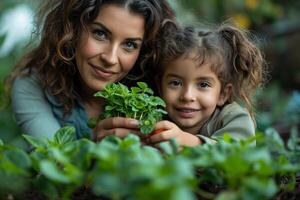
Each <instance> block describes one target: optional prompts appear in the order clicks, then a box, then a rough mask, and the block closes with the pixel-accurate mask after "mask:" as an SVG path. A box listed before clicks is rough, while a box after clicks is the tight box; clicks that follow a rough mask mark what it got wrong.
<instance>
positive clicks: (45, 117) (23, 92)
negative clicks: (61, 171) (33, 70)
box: [11, 75, 92, 138]
mask: <svg viewBox="0 0 300 200" xmlns="http://www.w3.org/2000/svg"><path fill="white" fill-rule="evenodd" d="M11 95H12V108H13V112H14V116H15V119H16V122H17V124H18V125H19V126H20V127H21V129H22V131H23V132H24V133H25V134H29V135H33V136H36V137H47V138H51V137H53V135H54V134H55V132H56V131H57V130H58V129H59V128H61V127H63V126H65V125H72V126H74V127H75V128H76V135H77V137H78V138H80V137H83V136H89V135H91V132H92V130H91V129H90V128H89V127H88V126H87V121H88V117H87V114H86V112H85V109H84V107H83V104H82V103H81V101H80V98H79V97H78V99H77V100H76V102H75V107H74V108H73V109H72V110H71V112H70V114H69V115H68V116H66V117H64V116H63V104H62V103H60V102H59V101H58V100H57V98H55V97H54V96H53V95H51V94H50V93H49V92H48V91H44V90H43V88H42V87H41V83H40V81H39V79H38V77H37V76H35V75H31V76H25V77H18V78H17V79H16V80H15V82H14V84H13V87H12V94H11Z"/></svg>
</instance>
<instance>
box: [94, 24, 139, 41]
mask: <svg viewBox="0 0 300 200" xmlns="http://www.w3.org/2000/svg"><path fill="white" fill-rule="evenodd" d="M92 25H96V26H99V27H101V28H102V29H103V30H104V31H105V32H107V33H108V34H109V35H112V32H111V31H110V30H109V29H108V28H107V27H106V26H105V25H104V24H102V23H101V22H93V23H92ZM126 40H127V41H141V42H143V38H141V37H132V38H126Z"/></svg>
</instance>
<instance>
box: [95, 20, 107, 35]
mask: <svg viewBox="0 0 300 200" xmlns="http://www.w3.org/2000/svg"><path fill="white" fill-rule="evenodd" d="M92 25H96V26H99V27H101V28H102V29H104V31H105V32H107V33H109V34H110V35H111V31H110V30H109V29H108V28H106V26H104V25H103V24H102V23H100V22H93V23H92Z"/></svg>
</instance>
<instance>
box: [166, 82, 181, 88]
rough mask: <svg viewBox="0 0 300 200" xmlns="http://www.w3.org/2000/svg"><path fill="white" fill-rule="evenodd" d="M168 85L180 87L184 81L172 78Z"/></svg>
mask: <svg viewBox="0 0 300 200" xmlns="http://www.w3.org/2000/svg"><path fill="white" fill-rule="evenodd" d="M168 85H170V86H171V87H179V86H181V85H182V83H181V81H179V80H170V81H169V83H168Z"/></svg>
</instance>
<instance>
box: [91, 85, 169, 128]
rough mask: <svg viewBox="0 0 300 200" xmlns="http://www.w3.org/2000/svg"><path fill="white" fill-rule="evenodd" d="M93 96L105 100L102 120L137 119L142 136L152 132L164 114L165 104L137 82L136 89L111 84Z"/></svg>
mask: <svg viewBox="0 0 300 200" xmlns="http://www.w3.org/2000/svg"><path fill="white" fill-rule="evenodd" d="M95 96H96V97H102V98H104V99H105V104H104V106H103V107H104V109H103V111H102V118H109V117H129V118H134V119H137V120H139V122H140V130H141V132H142V133H144V134H148V133H150V132H152V131H153V127H154V125H155V123H156V122H157V121H159V120H161V119H162V115H163V114H166V111H165V110H164V107H165V102H164V101H163V100H162V99H161V98H160V97H157V96H153V91H152V90H151V89H150V88H149V87H148V85H147V84H146V83H144V82H138V83H137V87H131V88H130V89H128V87H127V86H125V85H123V84H121V83H111V84H108V85H107V86H106V87H105V88H104V90H103V91H99V92H97V93H96V94H95ZM90 122H91V121H90ZM91 124H92V125H91ZM91 124H90V126H93V123H91Z"/></svg>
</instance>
